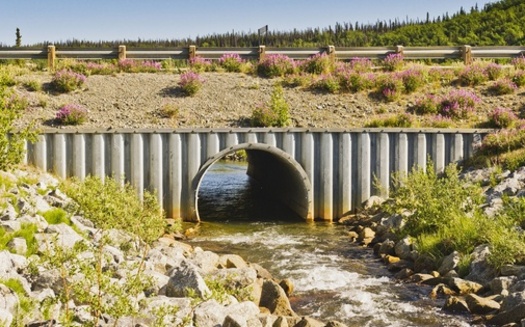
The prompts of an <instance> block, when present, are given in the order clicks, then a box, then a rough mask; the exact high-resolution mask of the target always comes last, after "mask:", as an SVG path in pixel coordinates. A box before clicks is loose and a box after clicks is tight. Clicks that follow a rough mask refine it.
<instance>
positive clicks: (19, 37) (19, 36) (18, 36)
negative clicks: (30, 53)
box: [15, 27, 22, 48]
mask: <svg viewBox="0 0 525 327" xmlns="http://www.w3.org/2000/svg"><path fill="white" fill-rule="evenodd" d="M15 44H16V47H17V48H19V47H21V46H22V34H20V29H19V28H18V27H17V28H16V42H15Z"/></svg>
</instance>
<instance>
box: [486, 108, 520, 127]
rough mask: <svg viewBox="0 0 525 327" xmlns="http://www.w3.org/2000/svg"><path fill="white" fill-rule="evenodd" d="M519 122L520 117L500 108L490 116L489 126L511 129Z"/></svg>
mask: <svg viewBox="0 0 525 327" xmlns="http://www.w3.org/2000/svg"><path fill="white" fill-rule="evenodd" d="M517 120H518V116H516V114H515V113H514V112H513V111H512V110H510V109H508V108H501V107H498V108H496V109H494V110H492V112H491V113H490V114H489V124H490V125H491V126H492V127H495V128H509V127H511V126H512V125H514V123H516V121H517Z"/></svg>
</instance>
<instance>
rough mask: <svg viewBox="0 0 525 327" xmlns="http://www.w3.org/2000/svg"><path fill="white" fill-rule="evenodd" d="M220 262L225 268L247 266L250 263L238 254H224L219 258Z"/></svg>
mask: <svg viewBox="0 0 525 327" xmlns="http://www.w3.org/2000/svg"><path fill="white" fill-rule="evenodd" d="M219 263H220V264H221V265H222V266H223V267H225V268H245V267H248V264H247V263H246V261H244V259H243V258H242V257H241V256H239V255H236V254H224V255H221V256H220V258H219Z"/></svg>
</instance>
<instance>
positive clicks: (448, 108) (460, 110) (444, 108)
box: [440, 89, 481, 118]
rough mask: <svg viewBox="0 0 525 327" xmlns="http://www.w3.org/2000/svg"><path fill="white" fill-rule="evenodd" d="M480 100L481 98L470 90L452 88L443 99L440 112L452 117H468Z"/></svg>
mask: <svg viewBox="0 0 525 327" xmlns="http://www.w3.org/2000/svg"><path fill="white" fill-rule="evenodd" d="M480 101H481V99H480V98H479V97H478V96H477V95H476V94H474V93H472V92H470V91H467V90H464V89H460V90H452V91H450V92H449V93H448V95H446V96H445V97H443V98H442V99H441V104H440V114H441V115H443V116H445V117H450V118H466V117H467V116H468V115H469V114H470V113H471V112H473V111H474V109H475V106H476V104H478V103H479V102H480Z"/></svg>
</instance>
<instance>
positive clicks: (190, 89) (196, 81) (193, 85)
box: [179, 71, 204, 96]
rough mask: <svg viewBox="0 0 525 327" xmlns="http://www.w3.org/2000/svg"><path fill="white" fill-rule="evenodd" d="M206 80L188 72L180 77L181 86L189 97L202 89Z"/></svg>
mask: <svg viewBox="0 0 525 327" xmlns="http://www.w3.org/2000/svg"><path fill="white" fill-rule="evenodd" d="M202 83H204V79H203V78H202V77H201V76H200V75H199V74H197V73H195V72H193V71H188V72H186V73H182V74H181V75H180V81H179V86H180V87H181V88H182V91H183V92H184V93H185V94H186V95H188V96H194V95H195V94H196V93H197V92H198V91H199V90H200V89H201V87H202Z"/></svg>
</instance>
